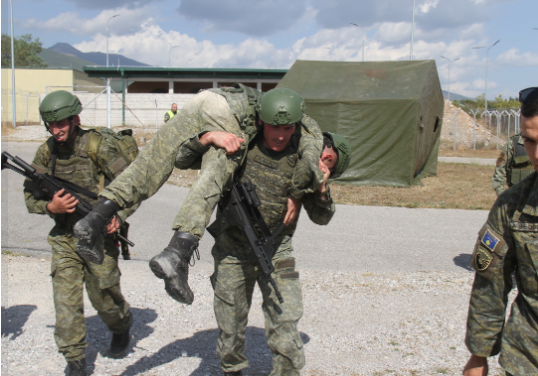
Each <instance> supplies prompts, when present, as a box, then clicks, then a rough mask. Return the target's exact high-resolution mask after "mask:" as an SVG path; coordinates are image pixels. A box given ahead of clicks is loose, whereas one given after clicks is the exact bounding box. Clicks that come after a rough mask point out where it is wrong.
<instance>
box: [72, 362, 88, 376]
mask: <svg viewBox="0 0 538 376" xmlns="http://www.w3.org/2000/svg"><path fill="white" fill-rule="evenodd" d="M67 367H68V370H67V376H86V375H87V374H88V373H87V372H86V358H82V359H79V360H72V361H70V362H67Z"/></svg>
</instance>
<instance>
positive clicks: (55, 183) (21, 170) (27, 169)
mask: <svg viewBox="0 0 538 376" xmlns="http://www.w3.org/2000/svg"><path fill="white" fill-rule="evenodd" d="M10 161H11V162H12V163H13V164H11V163H9V162H10ZM5 168H7V169H9V170H11V171H14V172H16V173H18V174H20V175H22V176H24V177H26V178H28V179H30V180H31V181H33V182H34V183H35V184H36V185H37V186H38V187H39V190H40V191H41V192H42V193H44V194H45V196H46V197H47V198H49V199H51V200H52V198H53V197H54V195H55V194H56V192H58V191H59V190H61V189H64V190H65V193H69V194H70V195H71V196H73V197H75V198H76V199H77V200H78V204H77V206H76V207H75V212H76V213H78V214H80V215H82V216H86V215H87V214H88V213H89V212H90V211H91V210H92V209H93V206H92V205H91V204H90V203H88V202H87V201H85V200H84V199H83V198H81V197H80V195H79V194H78V193H76V192H75V191H74V190H73V189H71V188H69V186H72V185H73V184H72V183H69V182H66V181H64V180H62V179H59V178H55V177H53V176H50V175H47V174H40V173H38V172H36V169H35V168H33V167H32V166H31V165H29V164H28V163H26V162H25V161H23V160H22V159H21V158H19V157H16V156H15V157H13V156H12V155H11V154H9V153H7V152H3V153H2V170H3V169H5ZM34 196H36V195H35V194H34ZM125 224H127V223H125ZM127 226H128V224H127ZM125 234H126V232H125ZM116 236H118V238H119V239H120V242H121V243H122V255H123V258H124V259H125V260H129V259H130V257H129V258H125V253H124V251H123V247H124V246H125V247H127V244H128V245H130V246H131V247H134V243H133V242H131V241H130V240H129V239H127V237H126V236H123V235H122V234H121V233H116ZM127 255H129V250H128V248H127Z"/></svg>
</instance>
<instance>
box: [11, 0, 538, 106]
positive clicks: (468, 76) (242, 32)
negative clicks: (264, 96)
mask: <svg viewBox="0 0 538 376" xmlns="http://www.w3.org/2000/svg"><path fill="white" fill-rule="evenodd" d="M12 1H13V6H14V8H13V21H14V35H15V36H20V35H23V34H28V33H30V34H32V36H33V37H39V39H40V41H41V42H43V47H45V48H47V47H51V46H53V45H54V44H56V43H58V42H65V43H69V44H71V45H73V46H74V47H75V48H77V49H79V50H80V51H83V52H93V51H100V52H106V27H107V22H108V25H109V39H108V43H109V52H110V53H119V54H122V55H124V56H126V57H129V58H132V59H135V60H138V61H140V62H142V63H146V64H149V65H153V66H173V67H191V68H284V69H285V68H289V67H291V65H292V64H293V62H294V61H295V60H297V59H303V60H329V61H362V58H363V57H362V50H363V47H362V46H363V44H364V60H365V61H386V60H389V61H396V60H409V59H410V58H411V48H410V47H411V34H412V25H413V22H412V20H413V0H175V1H173V0H139V1H132V0H12ZM1 11H2V13H1V18H2V33H6V34H9V35H11V30H10V8H9V1H8V0H2V8H1ZM117 14H119V16H117V17H114V18H112V19H110V17H112V16H114V15H117ZM537 14H538V0H415V17H414V20H415V22H414V32H413V56H412V58H413V60H425V59H435V60H436V62H437V69H438V73H439V78H440V81H441V84H442V87H443V89H444V90H448V89H450V91H451V92H454V93H457V94H461V95H465V96H468V97H471V98H475V97H476V96H478V95H480V94H482V93H484V91H485V83H486V51H489V52H488V54H487V57H488V58H487V96H488V99H490V100H493V99H494V98H495V97H497V96H499V95H502V96H503V97H504V98H508V97H517V93H518V92H519V90H521V89H523V88H526V87H529V86H538V17H536V15H537ZM352 23H354V24H357V25H359V26H355V25H352ZM497 40H500V42H498V43H497V44H496V45H495V46H493V47H491V46H492V45H493V44H494V43H495V42H496V41H497ZM474 47H484V48H478V49H475V48H474ZM490 47H491V48H490ZM441 56H444V57H445V58H447V59H449V60H450V61H451V63H449V60H445V59H443V58H441ZM456 59H458V60H456ZM449 73H450V79H449Z"/></svg>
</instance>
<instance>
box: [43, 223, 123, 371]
mask: <svg viewBox="0 0 538 376" xmlns="http://www.w3.org/2000/svg"><path fill="white" fill-rule="evenodd" d="M48 242H49V244H50V245H51V246H52V263H51V277H52V290H53V296H54V307H55V310H56V328H55V331H54V339H55V340H56V345H57V346H58V349H59V351H60V352H61V353H62V354H63V355H64V356H65V359H66V360H67V361H72V360H78V359H81V358H84V357H85V349H86V347H87V346H88V344H87V342H86V340H85V339H86V321H85V319H84V299H83V285H84V284H86V291H87V293H88V297H89V298H90V301H91V303H92V306H93V307H94V308H95V309H96V310H97V312H98V314H99V317H100V318H101V319H102V320H103V322H104V323H105V324H106V326H108V328H109V329H110V330H111V331H112V332H114V333H123V332H124V331H126V330H127V329H128V328H129V327H130V326H131V322H132V317H131V314H130V312H129V304H128V303H127V302H126V301H125V299H124V297H123V295H122V293H121V290H120V271H119V269H118V261H117V260H118V254H119V251H118V249H117V248H116V246H115V245H114V243H113V242H112V240H111V239H107V240H106V242H105V259H104V261H103V264H102V265H97V264H92V263H86V262H85V261H84V260H83V259H81V258H80V257H79V256H78V255H77V254H76V253H75V250H76V249H77V242H78V239H77V238H75V236H74V235H73V234H72V233H71V232H70V231H66V230H64V229H62V228H60V227H59V226H55V227H54V228H53V229H52V230H51V232H50V233H49V236H48Z"/></svg>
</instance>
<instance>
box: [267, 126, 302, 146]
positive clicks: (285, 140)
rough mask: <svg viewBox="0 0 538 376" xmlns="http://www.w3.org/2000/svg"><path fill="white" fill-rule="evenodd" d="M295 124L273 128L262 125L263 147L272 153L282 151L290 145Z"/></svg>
mask: <svg viewBox="0 0 538 376" xmlns="http://www.w3.org/2000/svg"><path fill="white" fill-rule="evenodd" d="M294 131H295V124H291V125H281V126H275V125H270V124H264V125H263V145H264V146H265V147H266V148H267V149H270V150H273V151H283V150H285V149H286V148H287V147H288V145H289V144H290V140H291V136H292V135H293V132H294Z"/></svg>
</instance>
